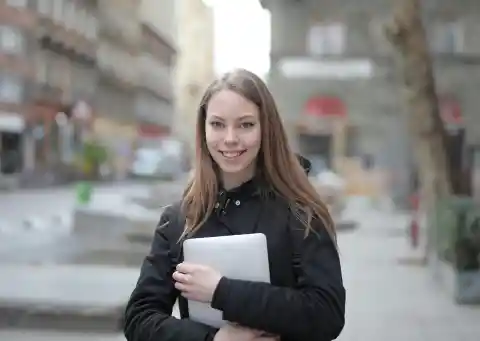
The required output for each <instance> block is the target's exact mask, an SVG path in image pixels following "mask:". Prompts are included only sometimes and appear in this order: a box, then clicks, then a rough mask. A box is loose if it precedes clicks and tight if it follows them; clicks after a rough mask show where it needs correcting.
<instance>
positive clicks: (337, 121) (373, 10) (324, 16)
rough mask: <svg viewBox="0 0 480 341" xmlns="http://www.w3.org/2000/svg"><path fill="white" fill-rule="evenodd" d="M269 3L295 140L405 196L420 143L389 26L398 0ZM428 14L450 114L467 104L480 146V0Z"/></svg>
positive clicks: (274, 62) (285, 111)
mask: <svg viewBox="0 0 480 341" xmlns="http://www.w3.org/2000/svg"><path fill="white" fill-rule="evenodd" d="M261 2H262V5H263V6H264V7H265V8H267V9H268V10H269V11H270V12H271V25H272V40H271V71H270V74H269V78H268V82H269V86H270V88H271V89H272V91H273V93H274V95H275V97H276V99H277V102H278V105H279V107H280V111H281V113H282V115H283V118H284V120H285V122H286V124H287V129H288V133H289V137H290V140H291V142H292V144H293V145H294V146H295V148H296V149H298V150H300V151H301V152H303V153H306V154H309V155H312V154H313V155H314V154H318V155H322V157H323V158H324V159H327V160H326V162H325V163H327V164H330V165H331V166H332V167H333V168H335V169H336V170H337V171H339V172H342V173H344V174H347V173H348V176H350V177H351V178H357V179H358V180H359V181H357V184H358V183H359V182H362V183H366V182H368V181H369V180H368V179H367V178H365V177H363V176H359V174H363V175H365V173H369V174H370V175H371V177H370V178H372V177H373V178H376V179H382V181H383V182H384V183H381V184H380V183H376V184H372V187H377V186H380V187H382V186H383V188H384V189H386V190H388V191H389V193H391V194H392V195H393V196H394V197H398V198H400V199H401V200H403V201H404V200H405V198H406V197H407V196H408V194H409V193H410V190H411V182H412V163H413V160H412V155H411V148H412V147H414V146H410V145H409V139H408V130H407V126H406V122H405V110H406V108H405V100H404V97H403V95H402V93H401V91H400V90H401V80H400V78H399V77H398V74H397V72H396V67H395V64H394V60H393V51H392V49H391V47H390V44H389V43H388V42H387V41H386V39H385V37H384V34H383V26H384V24H385V23H387V22H388V20H390V19H391V17H392V14H393V2H385V1H380V0H367V1H363V2H362V6H358V3H357V2H358V1H354V0H342V1H327V0H324V1H314V0H297V1H293V0H283V1H274V0H263V1H261ZM424 12H425V13H424V16H425V24H426V27H427V31H428V36H429V41H430V43H431V50H432V55H433V57H434V61H435V74H436V80H437V87H438V93H439V95H440V96H439V97H440V98H441V99H445V100H444V101H442V102H441V106H442V108H443V110H444V111H445V112H446V116H450V117H457V116H458V112H459V111H461V116H462V118H463V124H464V125H466V126H468V127H469V128H468V129H467V134H466V135H467V140H468V141H469V142H468V143H469V144H471V145H474V144H477V143H478V138H479V136H478V135H479V133H480V130H479V129H478V128H474V127H478V124H479V123H480V120H478V119H475V118H476V117H478V115H476V106H477V105H478V104H477V98H476V95H475V90H474V89H475V88H476V86H477V82H478V81H479V78H478V74H479V71H480V68H479V65H478V62H477V58H478V55H479V53H480V41H478V36H479V35H478V31H479V29H480V24H478V16H479V14H480V13H479V9H478V7H476V5H475V2H474V1H473V0H472V1H463V2H462V3H461V4H459V3H458V2H456V3H452V2H450V1H444V0H437V1H429V2H428V3H427V5H426V6H425V8H424ZM442 103H444V105H443V104H442ZM457 121H458V120H457ZM366 170H367V171H368V172H365V171H366ZM385 187H386V188H385ZM362 190H366V189H365V188H363V189H362Z"/></svg>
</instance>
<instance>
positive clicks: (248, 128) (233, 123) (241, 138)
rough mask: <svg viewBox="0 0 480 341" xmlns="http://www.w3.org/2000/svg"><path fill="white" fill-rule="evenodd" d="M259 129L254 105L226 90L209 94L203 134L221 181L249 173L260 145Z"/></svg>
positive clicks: (252, 171) (245, 176)
mask: <svg viewBox="0 0 480 341" xmlns="http://www.w3.org/2000/svg"><path fill="white" fill-rule="evenodd" d="M260 128H261V127H260V121H259V111H258V108H257V106H256V105H255V104H253V103H252V102H250V101H249V100H247V99H246V98H244V97H242V96H241V95H239V94H237V93H236V92H233V91H230V90H222V91H219V92H218V93H216V94H215V95H213V96H212V98H211V99H210V101H209V102H208V106H207V112H206V120H205V137H206V143H207V148H208V151H209V152H210V155H211V156H212V158H213V160H214V161H215V162H216V163H217V165H218V166H219V168H220V169H221V171H222V172H223V176H224V180H225V177H228V176H235V177H236V178H240V179H242V180H243V181H244V180H248V178H249V177H251V176H253V174H254V172H255V163H256V162H255V161H256V158H257V155H258V152H259V150H260V144H261V131H260ZM242 180H240V181H242Z"/></svg>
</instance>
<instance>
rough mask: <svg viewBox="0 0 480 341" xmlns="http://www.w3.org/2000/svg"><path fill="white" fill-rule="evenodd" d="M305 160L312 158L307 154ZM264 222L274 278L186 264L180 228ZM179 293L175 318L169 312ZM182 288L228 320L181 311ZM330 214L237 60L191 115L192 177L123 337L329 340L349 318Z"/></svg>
mask: <svg viewBox="0 0 480 341" xmlns="http://www.w3.org/2000/svg"><path fill="white" fill-rule="evenodd" d="M301 163H303V164H304V166H306V167H309V162H307V160H304V159H302V160H301ZM253 232H256V233H263V234H265V235H266V237H267V243H268V253H269V259H270V273H271V284H267V283H257V282H248V281H240V280H233V279H229V278H226V277H222V274H221V273H218V272H217V271H216V270H215V269H211V268H208V267H205V266H202V265H201V264H186V263H182V259H181V257H182V256H181V255H182V253H181V241H182V240H184V239H185V238H196V237H207V236H219V235H230V234H245V233H253ZM177 297H180V299H179V307H180V313H181V316H182V319H176V318H174V317H171V313H172V308H173V306H174V303H175V301H176V300H177ZM186 299H190V300H196V301H200V302H207V303H210V304H211V306H212V307H213V308H215V309H218V310H221V311H222V312H223V316H224V319H225V320H228V321H230V322H232V324H229V325H227V326H226V327H223V328H221V329H220V330H216V329H214V328H211V327H209V326H206V325H203V324H200V323H197V322H194V321H192V320H189V319H188V306H187V302H186ZM344 315H345V290H344V287H343V283H342V274H341V268H340V262H339V256H338V253H337V247H336V236H335V231H334V227H333V222H332V220H331V218H330V215H329V213H328V211H327V209H326V206H325V205H324V204H323V203H322V201H321V200H320V198H319V196H318V195H317V193H316V192H315V190H314V188H313V187H312V185H311V184H310V182H309V180H308V178H307V174H306V172H305V170H304V169H303V168H302V166H301V165H300V162H299V160H298V158H297V157H296V156H295V155H294V154H293V153H292V151H291V150H290V148H289V146H288V144H287V137H286V134H285V130H284V128H283V126H282V123H281V119H280V116H279V114H278V111H277V108H276V106H275V103H274V100H273V98H272V95H271V94H270V92H269V91H268V89H267V87H266V85H265V84H264V83H263V82H262V80H260V79H259V78H258V77H257V76H255V75H254V74H252V73H250V72H248V71H246V70H235V71H233V72H231V73H227V74H225V75H224V76H223V77H222V78H220V79H218V80H217V81H215V82H213V84H212V85H211V86H210V87H209V88H208V89H207V91H206V93H205V95H204V97H203V99H202V102H201V105H200V108H199V110H198V118H197V137H196V160H195V169H194V174H193V177H192V180H191V181H190V183H189V184H188V186H187V188H186V190H185V192H184V195H183V199H182V201H181V202H180V203H177V204H174V205H172V206H169V207H167V208H166V209H165V211H164V213H163V214H162V217H161V219H160V223H159V227H158V228H157V230H156V233H155V237H154V240H153V244H152V248H151V252H150V255H149V256H148V257H147V258H146V260H145V262H144V264H143V266H142V269H141V273H140V278H139V280H138V283H137V286H136V288H135V289H134V291H133V294H132V296H131V298H130V301H129V302H128V305H127V309H126V314H125V335H126V337H127V340H129V341H187V340H188V341H205V340H210V341H211V340H214V341H250V340H258V341H259V340H270V339H272V340H273V338H274V337H271V336H268V335H275V336H276V338H279V339H281V340H283V341H297V340H298V341H314V340H315V341H326V340H333V339H335V338H336V337H337V336H338V335H339V334H340V332H341V330H342V328H343V326H344V322H345V318H344Z"/></svg>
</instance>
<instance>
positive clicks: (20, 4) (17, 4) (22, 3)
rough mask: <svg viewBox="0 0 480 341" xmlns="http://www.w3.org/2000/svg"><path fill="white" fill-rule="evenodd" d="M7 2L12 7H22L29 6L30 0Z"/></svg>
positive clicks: (10, 0) (8, 0) (9, 0)
mask: <svg viewBox="0 0 480 341" xmlns="http://www.w3.org/2000/svg"><path fill="white" fill-rule="evenodd" d="M6 3H7V5H8V6H11V7H19V8H22V7H27V5H28V0H7V1H6Z"/></svg>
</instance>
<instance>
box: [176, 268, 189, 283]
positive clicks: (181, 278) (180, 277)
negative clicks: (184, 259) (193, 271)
mask: <svg viewBox="0 0 480 341" xmlns="http://www.w3.org/2000/svg"><path fill="white" fill-rule="evenodd" d="M172 277H173V279H174V280H175V281H177V282H180V283H184V284H188V283H189V282H190V279H191V276H190V275H188V274H184V273H181V272H178V271H175V272H174V273H173V276H172Z"/></svg>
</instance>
